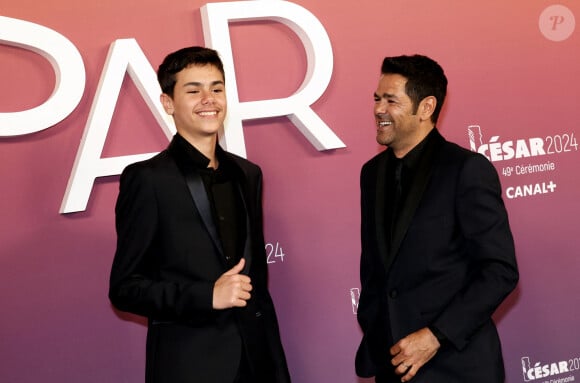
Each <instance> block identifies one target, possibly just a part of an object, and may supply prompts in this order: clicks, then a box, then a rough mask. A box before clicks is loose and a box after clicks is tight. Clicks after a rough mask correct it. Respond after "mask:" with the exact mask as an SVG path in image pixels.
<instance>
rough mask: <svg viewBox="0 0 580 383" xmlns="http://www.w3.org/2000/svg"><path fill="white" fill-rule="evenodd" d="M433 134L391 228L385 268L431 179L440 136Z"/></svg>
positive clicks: (394, 253)
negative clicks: (388, 252) (388, 253)
mask: <svg viewBox="0 0 580 383" xmlns="http://www.w3.org/2000/svg"><path fill="white" fill-rule="evenodd" d="M435 134H436V135H435V136H434V137H432V140H430V142H428V144H427V146H426V147H425V149H424V150H425V152H424V153H423V155H422V156H421V158H420V160H419V163H418V164H417V173H416V174H415V176H414V178H413V180H412V183H411V187H410V189H409V194H408V195H407V197H406V199H405V204H404V205H403V208H402V210H401V212H400V214H399V217H398V219H397V221H396V222H395V224H394V229H393V238H392V245H391V248H390V249H389V251H390V254H392V256H391V257H389V259H390V262H389V264H387V265H386V267H387V269H388V268H389V266H390V264H391V263H392V262H393V259H394V258H395V257H396V256H397V254H398V252H399V249H400V247H401V243H402V242H403V239H404V238H405V234H406V233H407V230H408V229H409V225H410V224H411V221H412V220H413V216H414V215H415V212H416V211H417V207H418V206H419V203H420V202H421V198H422V197H423V193H424V192H425V189H426V188H427V184H428V183H429V180H430V179H431V174H432V171H433V162H434V161H433V160H434V157H435V152H436V148H437V147H439V146H440V143H441V140H442V137H441V136H440V135H439V134H438V132H435Z"/></svg>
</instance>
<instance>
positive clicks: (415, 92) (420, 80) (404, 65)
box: [381, 55, 447, 123]
mask: <svg viewBox="0 0 580 383" xmlns="http://www.w3.org/2000/svg"><path fill="white" fill-rule="evenodd" d="M381 73H382V74H399V75H401V76H403V77H405V78H406V79H407V84H406V85H405V92H406V93H407V96H409V98H410V99H411V101H412V102H413V113H414V114H415V113H417V109H418V108H419V103H420V102H421V100H423V99H424V98H425V97H428V96H434V97H435V98H436V99H437V105H436V106H435V110H434V111H433V114H432V116H431V121H433V123H437V119H438V118H439V113H440V112H441V107H442V106H443V101H444V100H445V95H446V94H447V77H445V73H444V72H443V68H441V66H440V65H439V64H437V62H436V61H434V60H432V59H430V58H429V57H427V56H421V55H413V56H397V57H385V59H384V60H383V65H382V66H381Z"/></svg>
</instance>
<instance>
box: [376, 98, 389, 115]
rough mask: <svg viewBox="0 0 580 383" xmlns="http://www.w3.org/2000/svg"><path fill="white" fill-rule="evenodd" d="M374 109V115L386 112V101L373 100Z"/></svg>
mask: <svg viewBox="0 0 580 383" xmlns="http://www.w3.org/2000/svg"><path fill="white" fill-rule="evenodd" d="M374 111H375V116H377V117H378V116H379V115H383V114H386V113H387V103H386V102H382V101H379V102H375V107H374Z"/></svg>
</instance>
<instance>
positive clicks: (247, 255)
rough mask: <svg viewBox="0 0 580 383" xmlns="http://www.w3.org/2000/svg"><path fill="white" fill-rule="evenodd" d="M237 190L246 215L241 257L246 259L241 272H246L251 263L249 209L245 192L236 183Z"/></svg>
mask: <svg viewBox="0 0 580 383" xmlns="http://www.w3.org/2000/svg"><path fill="white" fill-rule="evenodd" d="M238 191H239V193H240V198H241V200H242V203H243V207H244V212H245V214H244V216H245V217H246V238H245V241H244V254H243V257H244V258H245V260H246V265H245V266H244V269H243V270H242V274H248V273H249V272H250V266H251V264H252V236H251V235H250V232H251V231H250V210H249V209H248V204H247V203H246V197H245V196H246V194H245V193H244V192H243V190H242V187H241V186H240V185H239V183H238Z"/></svg>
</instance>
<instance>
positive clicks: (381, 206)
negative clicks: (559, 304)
mask: <svg viewBox="0 0 580 383" xmlns="http://www.w3.org/2000/svg"><path fill="white" fill-rule="evenodd" d="M446 91H447V78H446V76H445V74H444V72H443V69H442V68H441V67H440V66H439V64H437V63H436V62H435V61H433V60H432V59H430V58H428V57H425V56H420V55H414V56H399V57H387V58H385V59H384V61H383V65H382V70H381V76H380V79H379V83H378V87H377V90H376V91H375V94H374V99H375V106H374V115H375V120H376V129H377V137H376V138H377V142H378V143H379V144H381V145H385V146H387V147H388V148H387V150H385V151H383V152H381V153H380V154H378V155H376V156H375V157H374V158H372V159H371V160H370V161H368V162H367V163H366V164H365V165H364V166H363V168H362V171H361V179H360V182H361V216H362V218H361V219H362V222H361V240H362V253H361V270H360V276H361V285H362V289H361V296H360V300H359V306H358V320H359V323H360V326H361V328H362V330H363V339H362V341H361V344H360V346H359V349H358V352H357V356H356V370H357V373H358V374H359V375H360V376H364V377H370V376H375V379H376V381H377V382H378V383H383V382H389V383H390V382H401V381H402V382H407V381H413V382H417V383H466V382H469V383H500V382H503V381H504V368H503V360H502V354H501V346H500V341H499V338H498V334H497V330H496V327H495V325H494V323H493V321H492V317H491V316H492V314H493V312H494V311H495V309H496V308H497V307H498V306H499V304H500V303H501V302H502V301H503V300H504V299H505V297H506V296H507V295H508V294H509V293H510V292H511V291H512V290H513V289H514V288H515V286H516V283H517V281H518V270H517V265H516V259H515V252H514V243H513V239H512V234H511V231H510V227H509V223H508V216H507V212H506V210H505V207H504V204H503V201H502V198H501V186H500V182H499V178H498V176H497V172H496V171H495V169H494V167H493V166H492V164H491V163H490V162H489V161H488V160H487V159H486V158H485V157H483V156H482V155H480V154H477V153H473V152H471V151H468V150H466V149H463V148H461V147H459V146H457V145H455V144H453V143H450V142H448V141H446V140H445V139H444V138H443V137H442V136H441V135H440V134H439V132H438V130H437V128H436V127H435V125H436V123H437V119H438V117H439V112H440V111H441V107H442V105H443V101H444V99H445V94H446Z"/></svg>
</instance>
